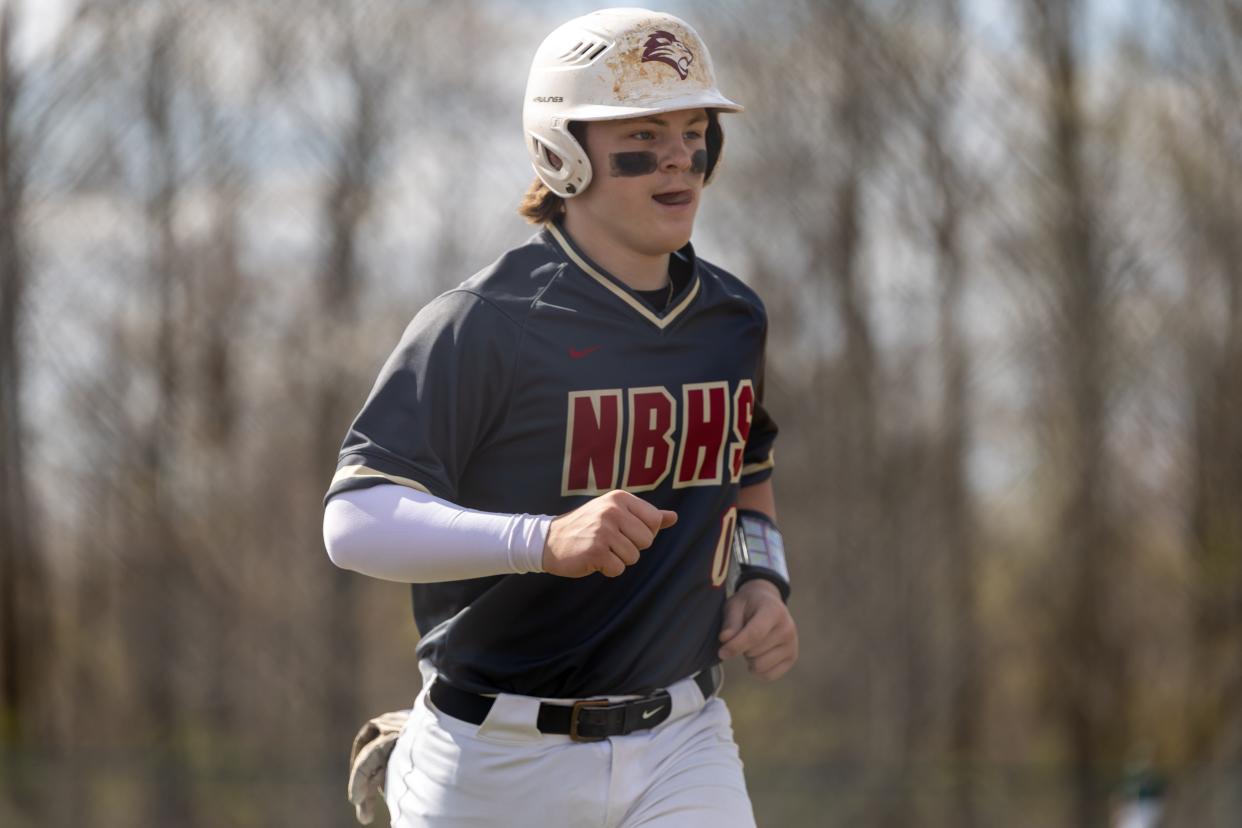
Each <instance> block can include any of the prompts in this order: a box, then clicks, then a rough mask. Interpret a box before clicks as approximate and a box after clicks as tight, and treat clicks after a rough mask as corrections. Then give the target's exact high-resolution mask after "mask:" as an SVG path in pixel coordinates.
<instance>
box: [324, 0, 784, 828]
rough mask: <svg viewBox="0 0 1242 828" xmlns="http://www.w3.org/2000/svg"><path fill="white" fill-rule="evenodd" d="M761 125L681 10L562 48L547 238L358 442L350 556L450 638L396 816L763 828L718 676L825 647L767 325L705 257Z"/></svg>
mask: <svg viewBox="0 0 1242 828" xmlns="http://www.w3.org/2000/svg"><path fill="white" fill-rule="evenodd" d="M741 109H742V107H740V106H739V105H738V104H736V103H734V102H733V101H731V100H729V99H728V98H726V97H724V96H723V95H722V94H721V93H720V91H719V90H718V89H717V85H716V78H715V75H714V73H713V69H712V63H711V59H710V57H709V56H708V52H707V49H706V47H705V46H704V44H703V42H702V40H701V39H700V38H699V36H698V35H697V34H696V33H695V31H694V30H693V29H691V28H690V26H689V25H687V24H686V23H685V22H683V21H682V20H680V19H678V18H676V17H673V16H671V15H668V14H660V13H655V12H650V11H646V10H643V9H610V10H605V11H598V12H594V13H592V14H589V15H586V16H584V17H580V18H577V19H574V20H571V21H569V22H568V23H566V24H564V25H563V26H561V27H560V28H558V29H556V30H555V31H554V32H552V34H551V35H549V36H548V37H547V39H546V40H545V41H544V42H543V44H542V45H541V46H540V47H539V50H538V52H537V53H536V55H535V58H534V63H533V65H532V67H531V70H530V77H529V81H528V85H527V90H526V98H525V102H524V113H523V121H524V127H525V133H526V144H527V149H528V150H529V153H530V157H531V160H532V163H533V166H534V169H535V173H536V176H537V178H536V180H535V182H534V183H533V184H532V186H531V189H530V191H529V192H527V194H526V196H525V198H524V200H523V203H522V206H521V209H520V212H521V213H522V214H523V215H524V216H526V217H527V218H528V219H529V220H531V221H532V222H533V223H536V224H538V225H539V227H540V229H539V231H538V232H537V233H536V235H534V236H533V237H532V238H530V239H529V240H528V241H527V242H526V243H525V244H523V245H521V246H520V247H517V248H514V249H512V250H509V251H507V252H505V253H504V254H503V255H502V256H501V257H500V258H499V259H497V260H496V261H495V262H494V263H493V264H491V265H490V266H488V267H487V268H485V269H484V270H483V271H482V272H480V273H478V274H476V275H475V276H473V277H471V278H470V279H468V280H467V281H465V282H464V283H462V284H461V285H460V286H459V287H458V288H456V289H454V290H450V291H448V292H447V293H445V294H443V295H441V296H440V297H438V298H436V299H435V300H433V301H432V302H431V303H429V304H428V305H427V306H426V307H424V308H423V309H422V310H421V311H420V312H419V313H418V314H417V316H416V317H415V318H414V320H413V321H412V322H411V323H410V325H409V327H408V328H407V330H406V332H405V334H404V336H403V338H402V339H401V341H400V343H399V344H398V345H397V347H396V350H395V351H394V352H393V353H392V355H391V356H390V357H389V359H388V361H387V362H386V363H385V365H384V367H383V369H382V370H381V371H380V375H379V378H378V380H377V381H376V383H375V386H374V388H373V389H372V391H371V394H370V396H369V397H368V399H367V400H366V403H365V404H364V406H363V408H362V410H361V412H360V413H359V414H358V416H357V419H356V420H355V421H354V423H353V424H352V426H351V428H350V430H349V433H348V435H347V437H346V438H345V442H344V446H343V448H342V449H341V453H340V460H339V465H338V470H337V473H336V475H335V477H334V478H333V480H332V484H331V487H330V489H329V491H328V496H327V503H326V509H325V518H324V538H325V542H326V544H327V548H328V553H329V555H330V556H331V558H332V560H333V561H334V562H335V563H336V564H337V565H339V566H342V567H346V568H348V569H351V570H355V571H358V572H361V573H363V574H366V575H369V576H372V577H377V578H384V579H388V580H394V581H401V582H406V583H410V584H412V587H411V589H412V592H413V605H414V618H415V621H416V623H417V625H418V629H419V630H420V632H421V634H422V637H421V640H420V642H419V644H418V648H417V655H418V659H419V667H420V670H421V671H422V674H423V678H424V686H423V690H422V692H421V693H419V695H418V697H417V699H416V700H415V702H414V705H413V708H412V709H411V711H410V713H409V717H408V719H407V720H406V721H405V722H404V724H403V725H401V724H400V723H399V724H398V726H396V727H394V726H391V725H390V726H388V728H387V731H388V732H389V733H390V734H393V735H395V734H396V733H398V732H399V736H398V737H397V738H396V739H395V746H393V748H392V752H391V755H390V756H389V758H388V762H387V770H386V776H385V777H384V779H385V784H384V786H383V787H384V794H385V798H386V801H387V805H388V810H389V813H390V815H391V818H392V824H393V825H397V826H450V825H451V826H457V825H463V826H464V825H479V826H482V825H511V826H536V825H538V826H545V825H553V826H574V825H583V826H587V825H590V826H638V825H644V826H696V825H711V826H715V827H716V828H720V826H748V825H753V824H754V817H753V814H752V809H751V805H750V801H749V798H748V796H747V793H746V787H745V782H744V779H743V775H742V765H741V762H740V760H739V758H738V750H737V746H736V744H735V743H734V741H733V735H732V729H731V725H730V719H729V713H728V710H727V708H726V706H725V703H724V702H723V701H722V700H721V699H720V697H719V695H718V691H719V689H720V672H721V671H720V668H719V665H720V662H721V661H722V660H723V659H728V658H731V657H733V656H738V655H741V656H744V657H745V658H746V660H747V662H748V663H749V667H750V669H751V671H752V672H754V673H755V674H757V675H758V676H760V677H761V678H764V679H769V680H771V679H775V678H778V677H779V676H781V675H783V674H784V673H785V672H786V671H787V670H788V669H789V668H790V666H791V665H792V664H793V662H794V660H795V659H796V657H797V650H798V645H797V633H796V629H795V626H794V623H793V620H792V619H791V617H790V615H789V612H788V610H787V609H786V605H785V599H786V598H787V597H788V594H789V576H788V570H787V567H786V565H785V561H784V551H783V545H782V543H781V538H780V533H779V531H778V530H777V528H776V523H775V518H776V513H775V504H774V498H773V495H772V486H771V480H770V477H771V474H772V467H773V460H772V446H773V442H774V440H775V438H776V432H777V429H776V426H775V425H774V423H773V422H772V419H771V418H770V417H769V416H768V414H767V412H766V411H765V410H764V408H763V405H762V399H763V359H764V341H765V337H766V333H767V318H766V315H765V312H764V308H763V305H762V303H761V302H760V301H759V299H758V297H757V296H756V295H755V294H754V292H753V291H751V290H750V289H749V288H748V287H747V286H746V285H744V284H743V283H742V282H741V281H739V280H738V279H737V278H735V277H734V276H732V275H730V274H729V273H727V272H726V271H724V270H722V269H721V268H719V267H717V266H716V265H714V264H711V263H709V262H706V261H704V260H703V259H700V258H699V257H698V256H697V255H696V253H695V251H694V248H693V247H692V246H691V244H690V241H689V240H690V235H691V230H692V227H693V224H694V218H695V214H696V212H697V210H698V206H699V201H700V198H701V197H702V194H703V187H704V185H705V184H706V183H707V182H708V181H710V180H711V177H712V175H713V173H714V172H715V170H716V169H717V167H718V166H719V164H720V160H721V148H722V146H723V140H724V133H723V130H722V128H721V115H722V113H728V112H739V111H741ZM731 570H732V571H733V572H734V573H735V575H736V577H735V579H734V580H735V581H736V583H735V584H730V583H728V582H729V581H730V573H731ZM398 727H399V730H398ZM384 729H385V728H384V725H383V723H382V722H380V723H378V724H376V725H375V727H373V728H372V730H371V731H370V735H367V734H364V735H363V736H361V737H360V738H361V740H362V742H366V741H367V740H368V739H370V738H372V737H377V734H380V733H382V732H383V731H384ZM377 738H378V737H377ZM364 747H365V746H364ZM369 767H370V768H371V772H373V773H374V772H376V770H375V768H376V765H375V764H374V763H371V764H370V765H369Z"/></svg>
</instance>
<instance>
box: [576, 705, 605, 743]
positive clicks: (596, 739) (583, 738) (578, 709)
mask: <svg viewBox="0 0 1242 828" xmlns="http://www.w3.org/2000/svg"><path fill="white" fill-rule="evenodd" d="M607 705H608V699H582V700H581V701H576V702H574V709H573V710H571V711H570V712H569V738H570V739H572V740H573V741H575V742H602V741H604V740H605V739H607V738H608V737H607V736H583V735H582V734H581V733H579V732H578V714H580V713H581V712H582V708H584V707H605V706H607Z"/></svg>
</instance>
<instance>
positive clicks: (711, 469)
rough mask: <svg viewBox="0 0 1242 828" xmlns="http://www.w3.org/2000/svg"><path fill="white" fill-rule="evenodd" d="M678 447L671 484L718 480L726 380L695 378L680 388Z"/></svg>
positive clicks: (677, 486)
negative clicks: (675, 468)
mask: <svg viewBox="0 0 1242 828" xmlns="http://www.w3.org/2000/svg"><path fill="white" fill-rule="evenodd" d="M681 399H682V404H681V449H680V450H679V451H678V453H677V475H676V477H675V478H674V480H673V488H674V489H680V488H685V487H686V486H711V485H716V484H719V483H720V482H721V474H720V462H721V460H722V458H723V454H724V444H725V434H726V432H727V431H728V428H729V411H728V400H729V383H727V382H725V381H723V380H722V381H720V382H699V383H691V384H688V385H683V386H682V388H681Z"/></svg>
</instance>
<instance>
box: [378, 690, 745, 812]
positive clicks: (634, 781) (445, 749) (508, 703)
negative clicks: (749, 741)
mask: <svg viewBox="0 0 1242 828" xmlns="http://www.w3.org/2000/svg"><path fill="white" fill-rule="evenodd" d="M668 690H669V694H670V695H671V696H672V705H673V709H672V712H671V714H670V715H669V718H668V719H666V720H665V721H664V722H663V723H661V724H660V725H657V726H656V727H654V728H652V729H651V730H640V731H637V732H635V733H632V734H630V735H628V736H614V737H611V738H608V739H606V740H604V741H600V742H574V741H571V740H570V738H569V737H568V736H559V735H544V734H542V733H540V732H539V731H538V730H537V729H536V728H535V718H536V715H537V714H538V709H539V700H538V699H533V698H530V697H527V696H511V695H505V694H501V695H500V696H498V697H497V699H496V703H495V704H494V705H493V706H492V709H491V711H490V712H489V713H488V716H487V719H486V720H485V721H484V722H483V724H481V725H473V724H470V723H469V722H464V721H461V720H460V719H454V718H452V717H451V716H448V715H446V714H444V713H442V712H440V711H439V710H436V709H435V708H434V706H432V704H431V702H430V699H429V698H428V697H427V689H426V686H424V688H423V692H421V693H420V694H419V696H418V698H417V699H416V700H415V702H414V708H413V711H412V712H411V714H410V719H409V721H408V722H407V723H406V726H405V729H404V730H403V731H402V732H401V736H400V738H399V739H398V740H397V744H396V747H395V748H394V749H393V752H392V755H391V757H390V758H389V760H388V775H387V777H386V781H385V785H384V791H385V799H386V801H387V804H388V812H389V814H390V815H391V816H392V825H393V828H424V826H435V827H436V828H441V827H442V826H445V827H447V826H453V828H457V826H462V827H463V828H464V826H513V828H526V826H530V828H561V827H562V826H564V827H565V828H570V826H584V827H585V826H590V828H637V827H638V826H645V828H697V827H698V826H705V828H706V826H710V827H711V828H754V825H755V819H754V815H753V812H752V810H751V805H750V798H749V796H748V795H747V793H746V783H745V781H744V779H743V777H742V762H741V759H739V758H738V749H737V745H736V744H735V743H734V741H733V728H732V724H731V720H730V718H729V711H728V708H727V707H726V706H725V703H724V702H723V701H722V700H721V699H719V698H715V697H714V698H712V699H710V700H708V701H707V702H706V703H705V702H704V699H703V693H702V691H701V690H699V688H698V686H697V685H696V684H695V683H694V681H693V680H692V679H683V680H682V681H679V682H677V683H676V684H674V685H672V686H671V687H669V688H668Z"/></svg>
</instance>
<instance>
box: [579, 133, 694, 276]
mask: <svg viewBox="0 0 1242 828" xmlns="http://www.w3.org/2000/svg"><path fill="white" fill-rule="evenodd" d="M707 124H708V118H707V110H705V109H686V110H680V111H677V112H665V113H662V114H660V115H658V116H651V117H642V118H630V119H627V120H624V121H596V122H592V123H590V124H588V125H587V132H586V145H587V154H588V156H589V157H590V159H591V169H592V171H593V175H592V177H591V185H590V186H589V187H587V189H586V191H585V192H584V193H582V195H580V196H578V197H577V198H574V199H571V200H570V202H569V203H570V204H571V205H572V206H571V208H570V209H573V210H575V211H577V212H578V213H579V215H578V216H577V217H576V218H581V219H585V220H586V221H587V222H589V223H590V224H591V225H592V226H593V227H592V229H593V230H594V231H596V232H603V233H607V234H608V235H610V236H612V237H613V238H614V239H615V240H616V241H618V242H620V243H622V244H623V245H625V246H626V247H628V248H630V249H632V250H634V251H636V252H638V253H641V254H644V255H660V254H664V253H671V252H672V251H674V250H677V249H679V248H680V247H682V246H683V245H685V243H686V242H688V241H689V240H690V232H691V230H692V229H693V227H694V217H695V214H696V213H697V212H698V209H699V196H700V194H701V193H702V191H703V179H704V175H705V172H706V168H707V139H706V133H707Z"/></svg>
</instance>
